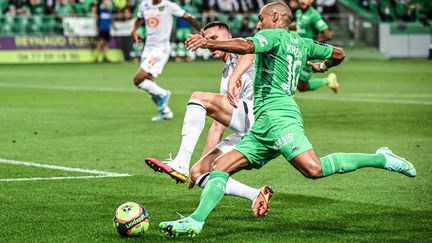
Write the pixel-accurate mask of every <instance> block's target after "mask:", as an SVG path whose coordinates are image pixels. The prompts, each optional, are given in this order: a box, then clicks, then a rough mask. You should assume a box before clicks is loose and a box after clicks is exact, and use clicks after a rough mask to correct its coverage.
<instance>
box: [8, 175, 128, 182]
mask: <svg viewBox="0 0 432 243" xmlns="http://www.w3.org/2000/svg"><path fill="white" fill-rule="evenodd" d="M126 176H130V175H129V174H107V175H97V176H64V177H61V176H55V177H29V178H8V179H0V182H12V181H47V180H72V179H98V178H107V177H126Z"/></svg>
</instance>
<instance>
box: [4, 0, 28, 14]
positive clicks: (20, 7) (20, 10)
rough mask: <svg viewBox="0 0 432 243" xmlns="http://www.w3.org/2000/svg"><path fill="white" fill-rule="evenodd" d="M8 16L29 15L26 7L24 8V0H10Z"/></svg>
mask: <svg viewBox="0 0 432 243" xmlns="http://www.w3.org/2000/svg"><path fill="white" fill-rule="evenodd" d="M8 15H11V16H15V15H30V11H29V9H28V7H26V2H25V1H24V0H10V1H9V9H8Z"/></svg>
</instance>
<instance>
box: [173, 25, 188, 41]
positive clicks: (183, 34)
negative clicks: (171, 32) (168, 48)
mask: <svg viewBox="0 0 432 243" xmlns="http://www.w3.org/2000/svg"><path fill="white" fill-rule="evenodd" d="M190 34H191V30H190V29H189V28H187V29H186V28H182V29H177V31H176V38H177V41H180V42H183V41H185V40H186V39H187V37H188V35H190Z"/></svg>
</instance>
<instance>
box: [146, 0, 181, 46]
mask: <svg viewBox="0 0 432 243" xmlns="http://www.w3.org/2000/svg"><path fill="white" fill-rule="evenodd" d="M184 14H185V10H183V9H182V8H181V7H180V6H179V5H177V4H176V3H173V2H170V1H167V0H162V1H161V2H160V3H159V4H157V5H153V1H151V0H143V1H142V2H141V4H140V6H139V8H138V13H137V17H138V18H140V19H142V18H144V20H145V23H146V33H147V37H146V46H147V45H149V46H160V45H167V44H169V40H170V36H171V30H172V25H173V16H177V17H182V16H183V15H184Z"/></svg>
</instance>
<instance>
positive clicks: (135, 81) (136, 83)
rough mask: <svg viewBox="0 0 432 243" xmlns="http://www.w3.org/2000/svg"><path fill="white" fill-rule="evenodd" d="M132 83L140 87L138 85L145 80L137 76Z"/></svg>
mask: <svg viewBox="0 0 432 243" xmlns="http://www.w3.org/2000/svg"><path fill="white" fill-rule="evenodd" d="M132 81H133V84H134V85H135V86H137V87H138V85H139V84H140V83H141V82H142V81H143V79H141V78H140V77H139V76H138V75H136V76H135V77H133V79H132Z"/></svg>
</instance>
